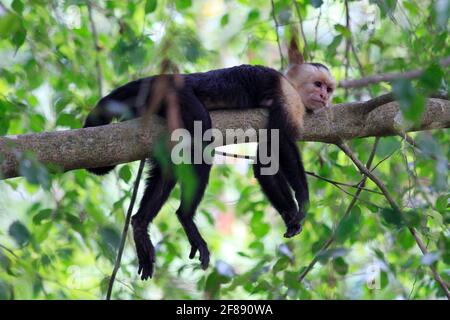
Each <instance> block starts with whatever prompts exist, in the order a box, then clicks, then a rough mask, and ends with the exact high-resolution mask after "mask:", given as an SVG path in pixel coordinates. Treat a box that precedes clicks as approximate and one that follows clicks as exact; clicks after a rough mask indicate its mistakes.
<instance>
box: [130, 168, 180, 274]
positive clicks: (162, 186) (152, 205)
mask: <svg viewBox="0 0 450 320" xmlns="http://www.w3.org/2000/svg"><path fill="white" fill-rule="evenodd" d="M150 162H151V165H153V167H152V168H151V170H150V172H149V177H148V178H147V182H146V184H147V186H146V188H145V191H144V195H143V197H142V200H141V205H140V207H139V210H138V211H137V213H136V214H135V215H134V216H133V218H132V222H131V223H132V225H133V235H134V242H135V245H136V253H137V256H138V260H139V269H138V274H140V275H141V279H142V280H147V279H148V278H151V277H152V275H153V264H154V263H155V249H154V247H153V244H152V242H151V240H150V237H149V235H148V225H149V224H150V222H151V221H152V220H153V219H154V218H155V217H156V215H157V214H158V212H159V210H160V209H161V207H162V205H163V204H164V202H165V201H166V200H167V198H168V197H169V195H170V192H171V191H172V189H173V187H174V186H175V179H174V178H171V177H165V176H163V172H162V169H161V167H160V165H159V164H157V163H156V161H150Z"/></svg>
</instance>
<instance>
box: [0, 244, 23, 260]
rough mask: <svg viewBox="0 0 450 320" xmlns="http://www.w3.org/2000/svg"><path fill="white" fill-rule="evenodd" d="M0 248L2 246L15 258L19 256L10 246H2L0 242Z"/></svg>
mask: <svg viewBox="0 0 450 320" xmlns="http://www.w3.org/2000/svg"><path fill="white" fill-rule="evenodd" d="M0 248H2V249H3V250H5V251H7V252H9V253H11V254H12V255H13V256H14V257H15V258H19V256H18V255H17V254H15V253H14V251H12V250H11V249H10V248H8V247H7V246H4V245H3V244H1V243H0Z"/></svg>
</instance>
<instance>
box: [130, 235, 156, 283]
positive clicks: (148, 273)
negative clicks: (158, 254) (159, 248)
mask: <svg viewBox="0 0 450 320" xmlns="http://www.w3.org/2000/svg"><path fill="white" fill-rule="evenodd" d="M134 242H135V244H136V253H137V256H138V260H139V268H138V274H139V275H140V276H141V279H142V280H147V279H149V278H150V279H151V278H152V276H153V266H154V264H155V248H154V247H153V245H152V242H151V241H150V238H149V237H148V235H147V233H145V234H143V233H140V232H139V231H138V232H136V230H135V235H134Z"/></svg>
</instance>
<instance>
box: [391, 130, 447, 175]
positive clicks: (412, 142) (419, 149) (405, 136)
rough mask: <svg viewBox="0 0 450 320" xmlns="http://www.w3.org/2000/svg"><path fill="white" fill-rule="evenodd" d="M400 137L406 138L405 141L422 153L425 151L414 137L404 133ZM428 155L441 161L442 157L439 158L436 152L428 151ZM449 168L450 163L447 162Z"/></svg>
mask: <svg viewBox="0 0 450 320" xmlns="http://www.w3.org/2000/svg"><path fill="white" fill-rule="evenodd" d="M399 136H400V137H402V138H404V139H405V141H406V142H407V143H408V144H409V145H411V146H412V147H414V148H415V149H416V150H418V151H419V152H421V153H424V152H423V150H422V148H421V147H420V146H419V145H418V144H417V143H416V141H414V139H413V138H412V137H410V136H409V135H408V134H406V133H405V134H403V135H399ZM426 155H427V156H429V157H430V158H431V159H433V160H434V161H440V159H438V157H436V155H434V154H428V153H426ZM447 168H448V169H450V163H449V162H447Z"/></svg>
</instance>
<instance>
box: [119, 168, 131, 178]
mask: <svg viewBox="0 0 450 320" xmlns="http://www.w3.org/2000/svg"><path fill="white" fill-rule="evenodd" d="M119 177H120V178H121V179H122V180H123V181H125V182H128V181H130V179H131V170H130V167H129V166H128V165H125V166H123V167H122V168H120V170H119Z"/></svg>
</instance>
